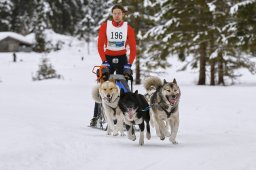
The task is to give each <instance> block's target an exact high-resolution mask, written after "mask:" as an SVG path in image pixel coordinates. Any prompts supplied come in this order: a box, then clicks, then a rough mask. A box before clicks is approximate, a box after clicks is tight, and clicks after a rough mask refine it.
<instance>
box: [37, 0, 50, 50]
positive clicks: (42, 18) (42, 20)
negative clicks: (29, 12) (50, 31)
mask: <svg viewBox="0 0 256 170" xmlns="http://www.w3.org/2000/svg"><path fill="white" fill-rule="evenodd" d="M47 7H48V4H47V3H46V2H44V0H38V1H37V6H36V13H37V17H36V20H35V23H34V24H35V25H34V32H35V39H36V45H35V51H37V52H44V51H46V40H45V33H44V32H45V29H46V28H47V12H48V11H47V10H46V9H47Z"/></svg>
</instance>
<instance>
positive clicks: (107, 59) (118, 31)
mask: <svg viewBox="0 0 256 170" xmlns="http://www.w3.org/2000/svg"><path fill="white" fill-rule="evenodd" d="M111 11H112V17H113V20H112V21H107V22H104V23H103V24H102V25H101V27H100V30H99V36H98V52H99V55H100V58H101V60H102V66H106V67H107V68H108V69H107V71H109V72H108V73H109V74H114V72H116V74H124V75H125V74H127V75H132V70H131V67H132V64H133V61H134V59H135V57H136V38H135V33H134V30H133V28H132V27H131V26H130V25H129V24H128V23H127V22H125V21H124V20H123V19H124V16H125V13H126V10H125V9H124V7H123V6H121V5H115V6H113V7H112V10H111ZM127 45H129V46H130V57H129V59H128V58H127V55H126V52H127V51H126V46H127ZM98 107H99V104H97V103H95V107H94V115H93V118H92V119H91V123H90V126H96V124H97V120H98Z"/></svg>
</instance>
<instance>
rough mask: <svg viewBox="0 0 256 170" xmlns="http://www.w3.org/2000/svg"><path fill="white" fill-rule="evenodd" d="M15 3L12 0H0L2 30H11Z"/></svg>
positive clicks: (0, 28)
mask: <svg viewBox="0 0 256 170" xmlns="http://www.w3.org/2000/svg"><path fill="white" fill-rule="evenodd" d="M12 10H13V3H12V2H11V0H1V1H0V31H9V30H10V25H11V19H12Z"/></svg>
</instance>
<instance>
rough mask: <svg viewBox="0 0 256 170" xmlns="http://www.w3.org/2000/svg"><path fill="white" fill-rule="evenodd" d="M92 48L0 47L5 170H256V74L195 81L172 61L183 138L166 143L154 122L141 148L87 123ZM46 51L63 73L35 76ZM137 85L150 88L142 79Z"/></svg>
mask: <svg viewBox="0 0 256 170" xmlns="http://www.w3.org/2000/svg"><path fill="white" fill-rule="evenodd" d="M53 38H56V37H54V35H53ZM72 42H74V41H72ZM86 46H87V45H86V44H85V43H83V42H79V41H76V42H74V43H72V44H71V45H66V46H64V48H63V49H62V50H61V51H57V52H52V53H49V54H39V53H21V52H20V53H17V58H18V62H17V63H13V62H12V54H11V53H0V79H1V80H2V82H0V108H1V110H0V139H1V140H0V169H1V170H70V169H74V170H84V169H96V170H101V169H102V170H108V169H109V170H120V169H134V170H142V169H147V170H155V169H176V170H187V169H190V170H205V169H207V170H216V169H220V170H222V169H223V170H227V169H232V170H241V169H246V170H253V169H255V167H256V162H255V157H256V136H255V135H254V134H255V129H256V124H255V122H256V114H255V110H256V105H255V104H254V103H255V96H256V95H255V94H256V78H255V76H253V75H250V74H249V73H248V72H247V71H244V70H241V74H243V77H241V78H240V79H239V80H240V81H241V83H240V84H238V85H235V86H227V87H222V86H216V87H211V86H196V85H194V84H195V81H196V80H197V76H198V75H197V73H196V72H194V71H191V70H188V71H186V72H176V70H177V68H179V67H181V65H182V64H181V63H178V62H177V61H176V60H174V59H170V61H172V62H173V63H172V64H173V67H172V68H171V69H169V70H166V71H167V74H165V75H162V76H161V77H162V78H166V79H167V80H172V79H173V78H174V77H176V79H177V81H178V83H179V84H180V88H181V90H182V96H181V103H180V129H179V132H178V136H177V141H178V142H179V144H177V145H173V144H171V143H170V142H169V140H168V139H166V140H164V141H160V139H159V138H158V137H157V136H156V133H155V131H154V129H153V128H152V129H151V132H152V139H151V140H149V141H148V140H147V139H146V140H145V145H144V146H139V144H138V139H137V140H136V141H130V140H128V139H127V136H125V137H121V136H107V135H106V132H105V131H100V130H97V129H92V128H89V127H87V126H88V125H89V122H90V119H91V118H92V114H93V106H94V102H93V101H92V98H91V90H92V88H93V86H94V85H95V84H96V82H95V75H93V74H92V72H91V70H92V68H93V66H94V65H98V64H99V63H101V62H100V57H99V56H98V53H97V50H96V47H97V45H96V43H92V44H91V52H92V53H91V54H90V55H87V49H86ZM43 56H47V57H49V59H50V62H51V63H52V64H53V66H54V68H55V69H56V70H57V72H58V73H59V74H62V75H63V76H64V79H61V80H58V79H54V80H45V81H35V82H33V81H32V74H33V73H35V72H36V71H37V69H38V64H39V62H40V59H41V57H43ZM81 57H84V60H83V61H82V60H81ZM134 88H135V89H139V92H140V93H144V90H143V88H142V85H139V86H135V87H134ZM137 137H138V134H137Z"/></svg>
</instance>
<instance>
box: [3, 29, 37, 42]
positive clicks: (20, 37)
mask: <svg viewBox="0 0 256 170" xmlns="http://www.w3.org/2000/svg"><path fill="white" fill-rule="evenodd" d="M7 37H11V38H13V39H16V40H19V41H21V42H24V43H27V44H33V41H31V39H30V38H28V37H26V36H23V35H21V34H17V33H15V32H0V41H1V40H3V39H5V38H7Z"/></svg>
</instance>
